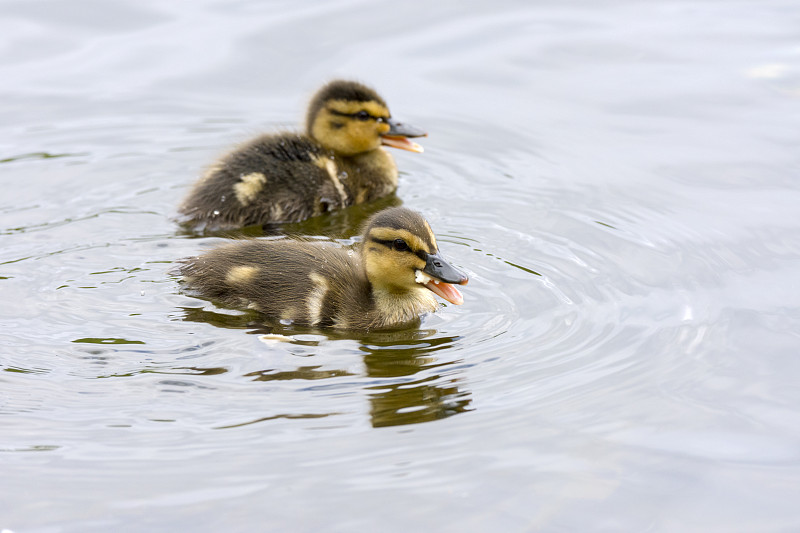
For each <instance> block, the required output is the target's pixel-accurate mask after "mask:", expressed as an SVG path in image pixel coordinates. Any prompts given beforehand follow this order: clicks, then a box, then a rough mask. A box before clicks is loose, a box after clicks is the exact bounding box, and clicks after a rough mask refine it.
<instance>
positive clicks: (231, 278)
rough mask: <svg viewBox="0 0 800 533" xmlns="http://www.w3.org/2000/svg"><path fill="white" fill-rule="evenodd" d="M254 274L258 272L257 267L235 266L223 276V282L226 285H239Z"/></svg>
mask: <svg viewBox="0 0 800 533" xmlns="http://www.w3.org/2000/svg"><path fill="white" fill-rule="evenodd" d="M256 274H258V267H254V266H244V265H240V266H235V267H233V268H232V269H231V270H230V272H228V274H227V275H226V276H225V282H226V283H227V284H228V285H240V284H242V283H247V282H249V281H250V280H251V279H253V277H255V275H256Z"/></svg>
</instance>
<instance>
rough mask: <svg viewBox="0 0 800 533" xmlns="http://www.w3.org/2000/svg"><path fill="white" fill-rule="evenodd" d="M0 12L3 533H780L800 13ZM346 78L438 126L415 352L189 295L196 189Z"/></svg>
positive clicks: (344, 230)
mask: <svg viewBox="0 0 800 533" xmlns="http://www.w3.org/2000/svg"><path fill="white" fill-rule="evenodd" d="M162 4H163V3H156V2H136V3H133V2H116V3H113V4H110V3H104V2H95V1H89V0H78V1H76V2H71V3H69V5H67V4H65V3H63V2H56V1H50V2H48V1H41V2H6V3H4V4H3V6H2V8H0V10H1V11H2V13H3V15H4V16H3V17H2V18H1V19H0V20H2V21H1V22H0V32H2V34H3V35H4V39H3V44H2V47H0V79H3V80H5V81H4V82H3V84H2V86H0V95H2V98H3V101H4V102H5V104H6V105H4V106H3V108H2V110H0V180H2V185H3V189H4V191H5V192H4V194H3V195H2V198H0V291H1V292H0V294H2V297H3V302H4V305H3V306H2V307H1V308H0V365H2V366H1V368H2V373H0V391H2V393H0V424H1V426H0V427H2V428H3V430H2V432H0V452H2V453H0V474H1V477H2V479H3V482H2V488H0V528H9V529H11V530H12V531H14V532H16V533H22V532H25V533H28V532H37V533H44V532H47V533H50V532H90V531H98V532H100V531H112V530H113V531H190V530H193V531H215V530H225V531H254V530H256V531H258V530H265V531H266V530H292V531H320V530H326V531H361V530H379V531H408V530H430V531H489V530H492V531H509V532H515V531H519V532H523V531H753V532H756V531H758V532H763V531H792V530H797V529H800V511H798V509H797V501H798V500H800V414H799V413H798V409H797V406H798V405H800V388H798V386H797V383H798V378H797V376H798V374H799V373H800V360H799V359H798V357H797V354H798V353H799V350H798V348H800V334H799V333H798V332H799V331H800V289H799V287H800V285H798V274H797V273H798V272H800V219H799V218H798V215H797V213H798V207H797V206H798V205H800V192H799V191H798V189H799V186H798V183H800V182H798V180H797V176H798V171H800V156H798V151H797V146H798V141H800V134H799V133H798V132H800V128H799V127H798V126H800V113H799V112H798V109H799V108H798V103H800V101H799V100H798V98H800V41H799V40H798V31H797V30H798V20H800V8H798V7H797V6H796V5H795V2H790V1H788V0H786V1H782V0H767V1H762V2H759V3H752V2H737V1H726V2H719V1H710V0H709V1H704V0H698V1H691V2H688V1H671V0H659V1H657V2H648V3H641V2H632V1H625V0H619V1H611V0H609V1H602V2H568V3H563V2H535V3H531V2H523V1H518V0H517V1H503V2H499V3H498V2H491V3H483V2H467V3H464V2H459V3H455V2H443V3H437V4H430V3H424V2H415V1H412V2H402V3H397V2H395V3H374V2H365V1H337V2H328V3H325V4H319V5H302V4H296V3H289V2H251V1H238V2H234V1H206V2H202V3H191V2H177V3H170V4H168V5H167V4H163V5H162ZM336 76H346V77H355V78H358V79H361V80H363V81H365V82H367V83H369V84H371V85H373V86H375V87H376V88H377V89H378V90H379V91H380V92H381V93H382V95H383V96H384V97H385V98H386V100H387V101H388V102H389V104H390V106H391V108H392V111H393V114H394V115H395V116H396V117H399V118H402V119H405V120H407V121H408V122H410V123H413V124H415V125H419V126H422V127H425V128H426V129H427V130H428V131H429V132H430V136H429V137H428V138H426V139H425V140H424V145H425V148H426V152H425V153H424V154H411V153H405V152H397V151H395V152H393V154H394V156H395V158H396V160H397V161H398V164H399V166H400V169H401V176H400V187H399V189H398V191H397V195H396V196H394V197H390V198H387V199H385V200H383V201H381V202H378V203H376V204H374V205H369V206H363V207H358V208H354V209H351V210H348V211H346V212H343V213H339V214H337V215H335V216H331V217H328V218H325V219H319V220H312V221H309V222H307V223H304V224H297V225H293V226H292V227H290V228H287V231H297V232H301V233H307V234H312V235H320V236H326V237H328V238H335V239H339V240H341V241H343V242H351V238H352V237H353V236H354V235H355V234H357V227H358V224H359V222H360V221H361V220H363V219H364V217H366V216H368V215H369V214H370V213H372V212H374V211H375V210H377V209H379V208H382V207H385V206H387V205H398V204H402V205H405V206H407V207H410V208H413V209H416V210H419V211H421V212H422V213H424V214H425V216H426V217H427V218H428V220H429V221H430V222H431V225H432V226H433V228H434V230H435V231H436V232H437V235H438V236H439V243H440V248H441V249H442V252H443V253H444V254H445V255H446V256H447V257H448V258H450V259H451V260H452V261H453V262H454V263H456V264H458V265H460V266H461V267H463V268H465V269H466V270H467V271H468V272H469V273H470V277H471V280H470V284H469V285H468V286H466V287H465V288H464V290H463V293H464V296H465V304H464V305H463V306H460V307H455V306H447V307H444V308H443V309H442V310H441V312H440V313H437V314H436V315H434V316H431V317H428V318H427V319H426V320H425V321H424V322H423V323H422V325H421V326H420V327H419V328H411V329H407V330H402V331H398V332H385V333H371V334H363V335H359V334H342V333H331V332H313V331H290V333H295V334H296V335H297V336H296V340H295V341H294V342H291V343H274V342H268V341H265V339H264V338H263V334H264V333H268V332H270V331H273V329H270V328H265V326H264V325H263V324H261V323H260V321H259V317H258V316H257V315H255V314H252V313H243V312H240V311H236V310H230V309H224V308H219V307H216V306H214V305H213V304H212V303H209V302H206V301H203V300H198V299H196V298H192V297H190V296H187V295H184V294H182V293H181V292H180V288H179V285H178V284H177V282H176V280H175V278H174V277H173V276H171V275H170V270H171V269H172V268H173V267H174V265H175V262H176V261H177V260H178V259H180V258H182V257H186V256H189V255H194V254H196V253H198V252H200V251H203V250H205V249H208V248H210V247H212V246H214V245H216V244H218V243H220V242H223V241H224V240H225V237H224V236H219V235H205V236H195V235H190V234H187V233H186V232H185V231H182V230H181V228H179V227H178V226H176V224H175V223H174V222H173V220H172V217H173V216H174V215H175V209H176V206H177V205H178V203H179V201H180V199H181V198H182V196H183V195H184V194H185V193H186V191H187V190H188V187H189V186H190V184H191V183H192V181H193V180H195V179H196V178H197V176H199V175H200V174H201V173H202V171H203V168H204V167H205V165H207V164H209V163H210V162H211V161H213V159H214V158H215V157H217V156H218V155H220V154H221V153H223V152H224V151H225V150H226V149H227V148H229V147H230V146H231V145H233V144H235V143H237V142H240V141H243V140H245V139H247V138H249V137H251V136H252V135H255V134H257V133H259V132H262V131H276V130H279V129H282V128H290V127H294V125H296V124H299V123H300V122H301V120H302V117H303V111H304V110H303V106H304V105H305V101H306V100H307V98H308V96H309V95H310V94H311V93H312V92H313V91H314V90H315V89H316V88H317V86H318V85H319V84H321V83H322V82H324V81H326V80H328V79H331V78H333V77H336Z"/></svg>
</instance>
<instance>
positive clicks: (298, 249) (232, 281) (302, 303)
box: [180, 207, 467, 330]
mask: <svg viewBox="0 0 800 533" xmlns="http://www.w3.org/2000/svg"><path fill="white" fill-rule="evenodd" d="M180 273H181V274H182V275H183V276H184V280H185V284H186V287H187V288H188V289H189V290H191V291H194V292H195V293H197V294H198V295H200V296H203V297H206V298H209V299H212V300H217V301H219V302H220V303H222V304H224V305H229V306H234V307H243V308H250V309H255V310H257V311H259V312H261V313H263V314H264V315H265V316H266V317H267V318H268V319H270V320H273V321H290V322H292V323H294V324H297V325H303V326H312V327H333V328H340V329H351V330H367V329H386V328H393V327H398V326H403V325H407V324H410V323H413V322H415V321H417V320H419V317H420V316H421V315H422V314H425V313H428V312H433V311H435V310H436V309H437V308H438V304H437V302H436V299H435V298H434V294H437V295H439V296H440V297H442V298H444V299H446V300H448V301H449V302H451V303H454V304H457V305H458V304H461V303H462V302H463V299H462V297H461V294H460V293H459V291H458V289H456V288H455V287H454V286H453V285H451V284H465V283H466V282H467V276H466V275H464V274H463V273H462V272H460V271H459V270H457V269H456V268H455V267H453V266H452V265H450V264H449V263H448V262H446V261H445V260H444V259H442V257H441V256H440V255H439V251H438V247H437V245H436V238H435V236H434V234H433V232H432V231H431V229H430V226H429V225H428V223H427V221H426V220H425V219H424V218H423V217H422V216H421V215H419V214H418V213H416V212H414V211H411V210H409V209H405V208H402V207H395V208H390V209H386V210H384V211H381V212H379V213H377V214H376V215H374V216H373V217H372V218H371V219H370V220H369V221H368V222H367V224H366V225H365V228H364V232H363V236H362V241H361V242H360V243H359V244H358V245H357V246H356V247H355V248H343V247H339V246H338V245H336V244H334V243H323V242H318V241H316V242H314V241H298V240H290V239H281V240H262V239H259V240H249V241H238V242H235V243H232V244H228V245H226V246H222V247H220V248H217V249H215V250H212V251H211V252H208V253H206V254H204V255H201V256H199V257H194V258H190V259H187V260H186V261H185V262H184V265H183V266H182V267H181V268H180Z"/></svg>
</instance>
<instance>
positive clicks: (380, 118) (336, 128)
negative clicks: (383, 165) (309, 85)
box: [306, 80, 427, 156]
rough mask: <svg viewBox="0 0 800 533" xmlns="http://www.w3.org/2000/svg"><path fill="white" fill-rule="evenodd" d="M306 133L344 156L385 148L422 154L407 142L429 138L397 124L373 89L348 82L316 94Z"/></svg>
mask: <svg viewBox="0 0 800 533" xmlns="http://www.w3.org/2000/svg"><path fill="white" fill-rule="evenodd" d="M306 132H307V133H308V135H309V136H311V137H312V138H314V139H315V140H316V141H317V142H319V143H320V144H321V145H322V146H324V147H325V148H327V149H329V150H333V151H334V152H336V153H338V154H340V155H342V156H354V155H357V154H360V153H364V152H369V151H371V150H376V149H377V148H379V147H380V146H381V145H382V144H383V145H387V146H392V147H394V148H401V149H403V150H410V151H412V152H422V147H421V146H420V145H418V144H417V143H415V142H412V141H409V140H408V139H409V137H424V136H426V135H427V133H425V132H424V131H423V130H421V129H418V128H415V127H413V126H410V125H408V124H403V123H401V122H398V121H396V120H394V119H393V118H392V115H391V113H389V107H388V106H387V105H386V102H385V101H384V100H383V98H381V97H380V96H379V95H378V93H377V92H375V91H374V90H373V89H371V88H369V87H367V86H366V85H362V84H361V83H358V82H355V81H345V80H335V81H332V82H330V83H328V84H327V85H325V86H324V87H322V88H321V89H320V90H319V91H317V94H316V95H314V98H312V100H311V103H310V104H309V106H308V115H307V116H306Z"/></svg>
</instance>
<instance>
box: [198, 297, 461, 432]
mask: <svg viewBox="0 0 800 533" xmlns="http://www.w3.org/2000/svg"><path fill="white" fill-rule="evenodd" d="M183 311H184V315H183V320H187V321H193V322H206V323H210V324H213V325H215V326H217V327H222V328H226V329H242V330H246V333H248V334H256V335H259V339H260V340H261V341H262V343H263V345H264V347H265V350H267V351H268V353H269V355H270V360H271V361H272V362H273V364H271V365H270V367H269V368H262V369H258V370H250V371H248V372H246V373H244V374H242V377H244V378H247V379H248V380H251V381H254V382H272V381H280V382H284V383H287V382H288V383H292V382H295V383H296V384H297V385H298V390H300V391H302V392H304V393H307V394H308V395H309V402H313V400H314V398H316V399H319V397H320V396H324V398H325V402H329V405H327V406H326V409H330V411H326V412H324V413H320V412H319V410H317V412H316V414H315V415H314V416H313V417H322V416H330V415H334V414H339V410H340V405H339V404H337V403H336V400H335V397H331V395H330V391H333V390H335V391H336V394H343V395H347V393H348V392H355V393H357V394H359V395H360V396H363V397H365V399H366V400H367V401H368V402H369V409H368V413H369V417H370V423H371V424H372V426H373V427H388V426H399V425H406V424H419V423H422V422H430V421H433V420H440V419H443V418H447V417H450V416H453V415H456V414H459V413H463V412H466V411H469V410H471V409H472V395H471V392H470V391H469V389H468V387H467V380H466V376H465V370H466V368H467V365H464V364H463V361H462V360H460V359H457V358H453V357H452V356H453V353H454V352H457V351H456V350H453V347H454V346H455V345H456V344H457V343H458V342H459V341H460V337H456V336H446V335H441V334H440V333H439V332H438V331H437V330H436V329H418V328H408V329H403V330H395V331H379V332H368V333H355V332H341V331H331V330H311V329H304V328H296V327H291V326H280V325H276V326H268V325H263V324H258V325H257V324H254V323H253V318H254V317H253V316H252V315H249V314H247V315H228V314H222V313H218V312H214V311H208V310H203V309H191V308H184V309H183ZM353 341H356V345H355V347H354V346H353ZM339 353H341V357H339V355H335V354H339ZM358 354H360V356H361V361H363V366H362V367H361V368H360V369H359V368H357V367H356V368H354V365H353V364H352V363H353V358H352V357H348V356H347V355H356V356H357V355H358ZM255 355H257V354H254V356H255ZM260 355H262V356H263V355H264V354H260ZM298 357H300V358H302V364H296V363H295V361H297V358H298ZM287 363H288V364H287ZM308 381H316V382H323V384H324V385H322V386H315V387H314V389H313V390H312V389H309V388H308V386H307V385H306V384H305V383H304V382H308ZM314 395H316V396H314ZM297 408H298V409H306V408H307V406H305V407H304V406H298V407H297ZM310 416H311V415H310V414H309V413H308V412H287V413H280V414H276V415H271V416H268V417H260V418H258V419H256V420H251V421H248V422H245V423H243V424H237V425H236V426H226V427H239V426H241V425H250V424H254V423H257V422H268V421H270V420H277V419H283V420H285V419H295V418H298V419H302V418H309V417H310Z"/></svg>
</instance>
